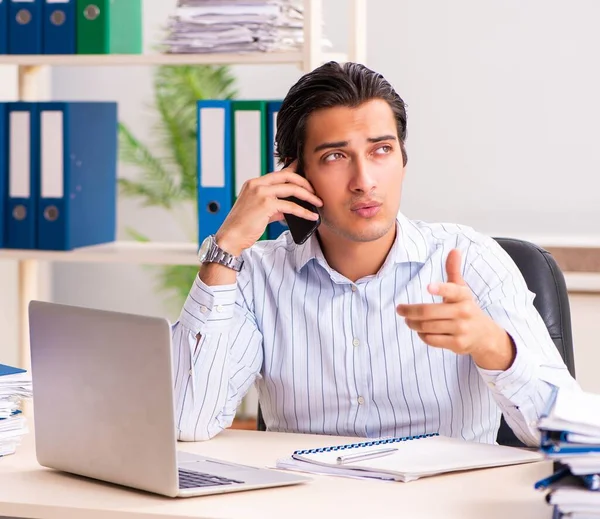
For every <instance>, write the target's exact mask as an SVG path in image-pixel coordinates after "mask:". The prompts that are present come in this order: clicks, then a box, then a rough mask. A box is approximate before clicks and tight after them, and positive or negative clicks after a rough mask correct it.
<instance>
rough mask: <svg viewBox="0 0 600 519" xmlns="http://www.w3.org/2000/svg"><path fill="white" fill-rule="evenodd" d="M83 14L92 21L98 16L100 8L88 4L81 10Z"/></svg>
mask: <svg viewBox="0 0 600 519" xmlns="http://www.w3.org/2000/svg"><path fill="white" fill-rule="evenodd" d="M83 16H85V17H86V18H87V19H88V20H90V21H94V20H95V19H96V18H98V16H100V8H99V7H98V6H97V5H94V4H91V5H88V6H87V7H86V8H85V10H84V11H83Z"/></svg>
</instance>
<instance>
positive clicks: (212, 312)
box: [179, 276, 237, 333]
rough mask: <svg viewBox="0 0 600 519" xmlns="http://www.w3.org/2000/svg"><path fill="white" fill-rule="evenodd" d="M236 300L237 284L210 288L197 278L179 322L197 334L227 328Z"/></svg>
mask: <svg viewBox="0 0 600 519" xmlns="http://www.w3.org/2000/svg"><path fill="white" fill-rule="evenodd" d="M236 298H237V284H233V285H217V286H208V285H206V284H205V283H204V282H203V281H202V280H201V279H200V278H199V277H198V276H196V278H195V279H194V284H193V285H192V288H191V289H190V292H189V294H188V296H187V298H186V300H185V303H184V304H183V309H182V310H181V314H180V316H179V320H180V321H181V322H182V323H183V324H184V326H186V327H187V328H189V329H190V330H192V331H194V332H195V333H201V332H202V331H204V330H207V329H209V330H210V329H219V328H223V327H226V326H227V325H228V322H229V321H231V320H232V319H233V315H234V311H235V301H236Z"/></svg>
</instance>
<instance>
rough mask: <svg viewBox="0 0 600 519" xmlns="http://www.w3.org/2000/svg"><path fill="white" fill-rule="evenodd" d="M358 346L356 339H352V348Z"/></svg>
mask: <svg viewBox="0 0 600 519" xmlns="http://www.w3.org/2000/svg"><path fill="white" fill-rule="evenodd" d="M359 344H360V341H359V340H358V339H354V340H353V341H352V346H358V345H359Z"/></svg>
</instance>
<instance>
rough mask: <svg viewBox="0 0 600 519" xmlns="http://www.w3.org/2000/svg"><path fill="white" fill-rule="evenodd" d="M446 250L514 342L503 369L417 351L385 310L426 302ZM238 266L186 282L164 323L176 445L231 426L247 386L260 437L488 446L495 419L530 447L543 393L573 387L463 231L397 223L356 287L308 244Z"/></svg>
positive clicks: (480, 246) (497, 260) (496, 250)
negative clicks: (386, 249) (224, 279)
mask: <svg viewBox="0 0 600 519" xmlns="http://www.w3.org/2000/svg"><path fill="white" fill-rule="evenodd" d="M452 248H458V249H459V250H460V251H461V252H462V258H463V265H464V266H463V278H464V279H465V281H466V282H467V284H468V286H469V287H470V289H471V291H472V292H473V294H474V297H475V299H476V301H477V302H478V304H479V306H480V307H481V308H483V309H484V311H485V312H487V314H488V315H490V316H491V317H492V318H493V319H494V320H495V321H496V322H497V323H498V324H499V325H500V326H501V327H503V328H504V329H505V330H506V331H507V332H508V333H509V334H510V336H511V337H512V338H513V340H514V342H515V345H516V351H517V353H516V357H515V361H514V363H513V365H512V366H511V367H510V368H509V369H508V370H506V371H489V370H484V369H481V368H479V367H478V366H477V365H476V364H475V363H474V361H473V359H472V358H471V357H470V356H468V355H457V354H455V353H453V352H451V351H448V350H443V349H439V348H434V347H430V346H428V345H427V344H425V343H424V342H423V341H421V339H420V338H419V336H418V334H417V333H416V332H414V331H412V330H411V329H410V328H408V326H407V325H406V323H405V322H404V319H403V318H402V317H400V316H399V315H398V314H397V313H396V306H397V305H398V304H401V303H433V302H439V301H440V299H439V298H438V297H434V296H432V295H430V294H429V293H428V291H427V285H428V283H431V282H444V281H446V273H445V264H446V257H447V255H448V253H449V252H450V250H451V249H452ZM243 255H244V260H245V263H244V266H243V268H242V271H241V272H240V273H239V274H238V279H237V284H234V285H226V286H215V287H208V286H206V285H205V284H204V283H203V282H202V281H201V280H200V279H199V278H198V277H196V279H195V282H194V284H193V286H192V288H191V290H190V293H189V296H188V298H187V300H186V302H185V304H184V307H183V309H182V312H181V315H180V318H179V320H178V321H177V322H176V323H175V324H174V325H173V344H174V370H175V400H176V409H177V417H176V423H177V424H178V437H179V439H180V440H183V441H197V440H204V439H208V438H211V437H213V436H214V435H216V434H217V433H219V432H220V431H221V430H223V429H224V428H226V427H228V426H229V425H231V423H232V421H233V418H234V416H235V411H236V408H237V407H238V405H239V403H240V401H241V399H242V398H243V396H244V395H245V394H246V392H247V391H248V389H249V388H250V387H251V385H252V384H254V383H256V384H257V389H258V394H259V399H260V404H261V409H262V412H263V415H264V419H265V422H266V425H267V427H268V429H269V430H271V431H289V432H302V433H320V434H336V435H345V436H360V437H381V436H410V435H417V434H424V433H432V432H438V433H440V434H443V435H447V436H454V437H458V438H464V439H466V440H475V441H480V442H488V443H493V442H495V441H496V435H497V431H498V427H499V423H500V416H501V412H503V413H504V415H505V418H506V420H507V422H508V423H509V425H510V426H511V428H512V429H513V431H514V432H515V434H516V435H517V436H518V437H519V439H521V440H522V441H523V442H525V443H526V444H529V445H536V444H537V442H538V438H539V437H538V433H537V431H536V429H535V427H534V425H535V421H536V420H537V418H538V417H539V415H540V412H541V411H542V410H543V408H544V405H545V402H546V400H547V397H548V396H549V394H550V391H551V388H552V386H576V382H575V381H574V380H573V378H572V377H571V376H570V374H569V372H568V370H567V368H566V366H565V364H564V363H563V361H562V359H561V357H560V354H559V353H558V350H557V349H556V347H555V346H554V343H553V342H552V339H551V338H550V336H549V333H548V331H547V328H546V326H545V325H544V322H543V321H542V319H541V317H540V315H539V314H538V312H537V310H536V309H535V308H534V306H533V304H532V302H533V298H534V294H532V293H531V292H529V291H528V289H527V286H526V284H525V281H524V279H523V277H522V275H521V273H520V271H519V270H518V268H517V267H516V265H515V264H514V263H513V261H512V260H511V258H510V257H509V256H508V255H507V254H506V253H505V252H504V250H503V249H502V248H501V247H500V246H499V245H498V244H497V243H496V241H495V240H493V239H492V238H489V237H486V236H483V235H481V234H478V233H476V232H475V231H473V229H471V228H469V227H464V226H459V225H454V224H429V223H425V222H421V221H412V220H409V219H407V218H406V217H404V216H403V215H401V214H400V215H398V220H397V234H396V240H395V242H394V244H393V247H392V249H391V250H390V253H389V254H388V257H387V259H386V261H385V263H384V264H383V266H382V267H381V269H380V271H379V272H378V273H377V274H376V275H372V276H367V277H365V278H362V279H360V280H358V281H357V282H356V283H353V282H351V281H350V280H349V279H347V278H345V277H344V276H342V275H341V274H339V273H338V272H336V271H334V270H333V269H332V268H330V267H329V265H328V264H327V261H326V260H325V257H324V256H323V253H322V251H321V248H320V246H319V243H318V240H317V239H316V237H315V236H313V237H312V238H311V239H310V240H308V241H307V242H306V243H305V244H303V245H300V246H297V245H296V244H295V243H294V242H293V241H292V239H291V237H290V236H289V233H287V232H286V233H284V234H283V235H282V236H280V237H279V239H277V240H274V241H260V242H258V243H256V244H255V245H254V246H253V247H252V248H250V249H248V250H246V251H244V253H243ZM197 337H199V339H197ZM192 366H193V367H192Z"/></svg>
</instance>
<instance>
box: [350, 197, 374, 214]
mask: <svg viewBox="0 0 600 519" xmlns="http://www.w3.org/2000/svg"><path fill="white" fill-rule="evenodd" d="M380 209H381V204H380V203H379V202H375V201H368V202H361V203H358V204H354V205H352V206H351V207H350V210H351V211H352V212H353V213H354V214H356V215H358V216H360V217H361V218H372V217H373V216H375V215H376V214H377V213H378V212H379V210H380Z"/></svg>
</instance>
